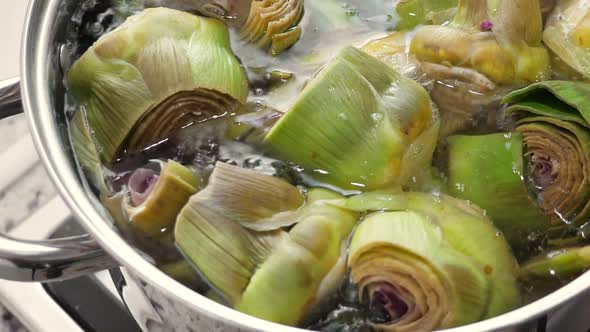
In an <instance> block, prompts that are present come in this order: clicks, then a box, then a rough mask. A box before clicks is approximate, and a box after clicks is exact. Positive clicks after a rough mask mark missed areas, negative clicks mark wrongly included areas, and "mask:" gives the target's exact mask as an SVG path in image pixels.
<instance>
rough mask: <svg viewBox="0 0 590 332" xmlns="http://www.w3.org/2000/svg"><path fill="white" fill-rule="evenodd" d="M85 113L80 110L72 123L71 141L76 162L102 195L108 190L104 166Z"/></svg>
mask: <svg viewBox="0 0 590 332" xmlns="http://www.w3.org/2000/svg"><path fill="white" fill-rule="evenodd" d="M83 112H84V111H83V110H78V111H77V112H76V114H74V118H73V119H72V121H71V122H70V131H69V132H70V139H71V141H72V146H73V147H74V151H75V155H76V160H77V161H78V163H79V164H80V166H81V167H82V170H83V172H84V174H85V175H86V176H87V178H88V180H89V182H90V184H92V185H93V186H94V187H95V188H96V189H98V190H99V192H100V193H107V192H108V188H107V185H106V182H105V178H104V170H103V166H102V163H101V161H100V156H99V154H98V151H97V150H96V145H95V144H94V140H93V139H92V135H91V133H90V128H89V126H88V123H87V122H86V116H85V115H84V113H83Z"/></svg>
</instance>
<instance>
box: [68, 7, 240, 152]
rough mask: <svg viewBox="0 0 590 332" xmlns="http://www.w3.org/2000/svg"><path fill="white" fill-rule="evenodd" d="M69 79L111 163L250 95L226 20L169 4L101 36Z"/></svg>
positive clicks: (228, 111)
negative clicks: (121, 155)
mask: <svg viewBox="0 0 590 332" xmlns="http://www.w3.org/2000/svg"><path fill="white" fill-rule="evenodd" d="M67 80H68V87H69V90H70V92H71V93H72V94H73V96H74V97H75V98H76V100H77V102H78V103H79V104H80V107H81V108H83V109H84V110H85V114H86V117H87V123H88V126H89V128H90V129H91V136H92V138H93V140H94V142H95V143H96V145H97V151H98V152H99V154H100V158H101V160H102V161H103V162H104V163H106V164H110V163H111V161H113V159H114V158H115V157H116V156H117V154H119V153H121V151H124V150H127V151H128V152H133V151H137V150H141V149H143V148H145V147H146V146H148V145H149V144H153V143H156V142H159V141H161V140H164V139H166V138H167V137H168V136H169V135H171V134H172V133H174V132H175V131H176V130H178V129H180V128H183V127H186V126H191V125H200V124H202V123H205V122H208V121H209V120H218V119H224V118H229V117H230V116H231V115H233V114H234V113H236V112H238V110H239V108H240V105H241V104H242V103H244V102H245V101H246V97H247V95H248V82H247V79H246V74H245V72H244V70H243V68H242V67H241V65H240V63H239V61H238V59H237V58H236V57H235V55H234V54H233V52H232V50H231V47H230V41H229V33H228V30H227V28H226V27H225V26H224V25H223V23H221V22H220V21H217V20H215V19H210V18H203V17H198V16H193V15H191V14H188V13H185V12H181V11H176V10H172V9H165V8H156V9H146V10H145V11H143V12H141V13H140V14H137V15H135V16H132V17H130V18H129V19H127V21H125V23H124V24H123V25H121V26H120V27H119V28H117V29H116V30H114V31H113V32H111V33H108V34H106V35H104V36H103V37H102V38H100V39H99V40H98V41H97V42H96V43H95V44H94V45H93V46H92V47H91V48H90V49H89V50H88V51H86V53H84V54H83V55H82V57H81V58H80V59H79V60H78V61H77V62H76V63H75V64H74V65H73V66H72V68H71V70H70V71H69V73H68V76H67ZM220 131H221V132H222V133H223V128H221V129H220ZM74 144H76V142H74Z"/></svg>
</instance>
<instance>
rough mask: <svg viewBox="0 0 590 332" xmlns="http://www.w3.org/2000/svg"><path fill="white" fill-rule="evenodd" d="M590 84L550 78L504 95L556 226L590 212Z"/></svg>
mask: <svg viewBox="0 0 590 332" xmlns="http://www.w3.org/2000/svg"><path fill="white" fill-rule="evenodd" d="M589 95H590V84H588V83H581V82H566V81H546V82H541V83H537V84H533V85H531V86H529V87H527V88H525V89H522V90H518V91H515V92H513V93H511V94H510V95H508V96H506V98H505V99H504V102H505V103H510V106H509V108H508V111H507V112H508V113H509V114H512V115H513V116H514V117H515V118H516V120H517V128H516V131H517V132H518V133H520V134H521V135H522V137H523V142H524V146H525V151H524V156H525V158H526V161H527V162H528V167H527V169H525V175H526V177H527V178H528V180H529V181H531V182H532V184H533V187H534V190H535V193H536V194H537V196H538V202H539V204H540V206H541V208H542V210H543V212H544V214H545V215H547V216H548V217H549V218H550V219H551V222H552V224H553V225H554V226H555V227H558V228H563V227H569V226H575V227H579V226H582V225H583V224H584V223H585V222H586V221H587V220H588V217H590V173H589V171H590V168H589V163H590V122H588V121H589V120H590V102H589V101H588V96H589Z"/></svg>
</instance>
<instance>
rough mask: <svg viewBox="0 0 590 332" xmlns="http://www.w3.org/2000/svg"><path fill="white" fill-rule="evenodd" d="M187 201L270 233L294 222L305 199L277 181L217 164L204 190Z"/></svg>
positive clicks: (295, 190)
mask: <svg viewBox="0 0 590 332" xmlns="http://www.w3.org/2000/svg"><path fill="white" fill-rule="evenodd" d="M191 202H192V204H197V203H198V204H200V205H203V206H207V207H208V209H210V210H216V211H217V213H220V214H223V215H225V216H226V218H228V220H231V221H232V222H235V223H239V224H240V225H242V226H243V227H246V228H250V229H252V230H255V231H272V230H276V229H280V228H282V227H287V226H291V225H293V224H294V223H295V222H296V221H297V219H298V217H297V216H296V215H297V214H298V213H300V212H301V211H300V209H299V208H300V207H301V206H302V205H303V203H304V202H305V197H304V196H303V194H302V193H301V192H300V191H299V189H297V187H294V186H292V185H290V184H289V183H287V182H285V181H283V180H281V179H279V178H276V177H272V176H267V175H262V174H259V173H256V172H253V171H250V170H246V169H243V168H240V167H237V166H232V165H229V164H226V163H222V162H218V163H217V164H216V166H215V170H214V172H213V174H212V176H211V178H210V179H209V184H208V186H207V188H205V189H204V190H202V191H201V192H199V194H198V195H197V196H196V197H193V198H192V200H191Z"/></svg>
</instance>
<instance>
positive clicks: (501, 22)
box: [410, 0, 550, 136]
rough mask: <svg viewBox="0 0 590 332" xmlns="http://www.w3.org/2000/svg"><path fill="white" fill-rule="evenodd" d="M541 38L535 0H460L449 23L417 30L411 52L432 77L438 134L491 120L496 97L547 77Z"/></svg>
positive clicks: (538, 8) (546, 55)
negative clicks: (476, 122)
mask: <svg viewBox="0 0 590 332" xmlns="http://www.w3.org/2000/svg"><path fill="white" fill-rule="evenodd" d="M523 18H524V19H523ZM541 36H542V17H541V8H540V6H539V1H538V0H525V1H512V0H505V1H491V0H490V1H483V0H481V1H467V0H466V1H459V4H458V7H457V14H456V16H455V17H454V19H453V20H452V22H451V23H450V24H449V25H446V26H423V27H421V28H419V29H418V30H417V32H416V35H415V37H414V38H413V39H412V41H411V45H410V54H412V55H414V56H415V57H416V58H417V59H418V61H420V62H422V63H423V65H422V67H421V69H422V70H423V71H424V72H425V73H426V74H428V76H429V77H431V78H432V79H434V80H435V81H436V83H435V84H434V87H433V90H432V93H431V94H432V98H433V100H434V102H435V103H436V104H437V105H438V107H439V108H440V111H441V117H442V124H443V128H441V136H447V135H449V134H452V133H454V132H456V131H458V130H460V129H464V128H465V127H468V126H470V125H471V124H472V123H473V122H474V121H475V120H478V118H481V117H483V118H484V119H485V120H486V121H488V122H491V123H494V122H495V120H496V119H495V117H496V116H495V114H494V113H495V112H494V110H493V108H495V107H496V106H497V104H498V102H499V99H500V98H499V97H498V96H499V95H503V94H504V91H506V90H507V89H509V88H510V87H511V86H514V85H517V86H518V85H523V84H527V83H532V82H536V81H539V80H543V79H546V78H548V77H549V75H550V60H549V55H548V52H547V50H546V49H545V48H544V47H543V45H542V43H541Z"/></svg>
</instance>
